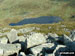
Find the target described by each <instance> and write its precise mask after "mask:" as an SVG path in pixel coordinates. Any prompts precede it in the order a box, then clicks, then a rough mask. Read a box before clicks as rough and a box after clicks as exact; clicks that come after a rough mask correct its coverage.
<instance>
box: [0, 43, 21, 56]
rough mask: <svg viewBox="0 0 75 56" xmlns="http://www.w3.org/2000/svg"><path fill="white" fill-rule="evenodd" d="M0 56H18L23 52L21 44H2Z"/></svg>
mask: <svg viewBox="0 0 75 56" xmlns="http://www.w3.org/2000/svg"><path fill="white" fill-rule="evenodd" d="M0 50H1V51H0V52H3V53H1V54H0V55H4V56H8V55H12V54H15V53H16V54H18V52H19V51H20V50H21V45H20V44H0Z"/></svg>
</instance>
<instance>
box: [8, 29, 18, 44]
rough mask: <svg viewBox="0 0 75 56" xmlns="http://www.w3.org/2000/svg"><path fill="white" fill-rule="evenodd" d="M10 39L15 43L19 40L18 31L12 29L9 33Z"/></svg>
mask: <svg viewBox="0 0 75 56" xmlns="http://www.w3.org/2000/svg"><path fill="white" fill-rule="evenodd" d="M7 37H8V40H9V42H10V43H13V42H15V41H17V37H18V36H17V31H16V30H15V29H12V30H11V31H10V32H9V33H8V34H7Z"/></svg>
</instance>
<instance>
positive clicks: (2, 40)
mask: <svg viewBox="0 0 75 56" xmlns="http://www.w3.org/2000/svg"><path fill="white" fill-rule="evenodd" d="M0 43H2V44H7V43H8V39H7V38H6V37H3V38H0Z"/></svg>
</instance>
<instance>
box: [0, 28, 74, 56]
mask: <svg viewBox="0 0 75 56" xmlns="http://www.w3.org/2000/svg"><path fill="white" fill-rule="evenodd" d="M34 29H35V27H33V28H26V29H25V28H24V29H19V30H15V29H11V30H10V32H6V33H0V36H4V35H6V36H4V37H1V38H0V56H59V55H61V56H63V55H62V54H61V52H65V51H68V52H70V51H75V31H72V32H71V34H70V36H67V35H65V34H63V35H62V36H58V35H57V34H56V33H54V34H53V33H49V34H47V35H46V34H43V33H36V32H31V31H32V30H34ZM23 30H24V31H23ZM26 32H29V34H26ZM18 33H23V34H24V35H21V36H19V35H18Z"/></svg>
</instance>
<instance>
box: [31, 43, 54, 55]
mask: <svg viewBox="0 0 75 56" xmlns="http://www.w3.org/2000/svg"><path fill="white" fill-rule="evenodd" d="M52 47H54V43H46V44H42V45H39V46H36V47H33V48H31V49H30V51H31V52H32V53H33V54H34V55H35V56H37V55H38V54H39V53H41V52H42V53H44V52H52V51H53V50H54V49H55V48H52ZM44 54H45V53H44Z"/></svg>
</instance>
